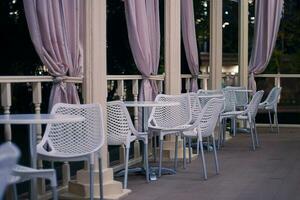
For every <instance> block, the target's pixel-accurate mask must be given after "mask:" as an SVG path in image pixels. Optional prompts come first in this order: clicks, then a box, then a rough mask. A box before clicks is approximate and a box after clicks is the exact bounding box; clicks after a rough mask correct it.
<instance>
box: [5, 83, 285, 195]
mask: <svg viewBox="0 0 300 200" xmlns="http://www.w3.org/2000/svg"><path fill="white" fill-rule="evenodd" d="M280 92H281V88H278V87H274V88H273V89H272V90H271V92H270V93H269V94H268V96H267V98H266V99H265V100H262V97H263V93H264V92H263V91H262V90H261V91H257V92H253V91H252V90H247V89H246V88H243V87H225V88H223V89H222V90H198V92H197V93H194V92H190V93H184V94H180V95H165V94H159V95H157V96H156V98H155V100H154V101H140V102H139V101H136V102H126V101H111V102H108V103H107V110H106V113H107V124H104V120H103V117H104V115H103V110H102V108H101V106H100V105H99V104H63V103H58V104H56V105H55V106H54V107H53V108H52V111H51V113H50V114H27V115H26V114H23V115H22V114H11V115H1V116H0V123H1V124H29V125H30V126H29V127H30V128H29V132H30V134H29V137H30V140H31V143H30V155H31V166H30V167H25V166H20V165H17V162H18V159H19V158H20V156H21V155H20V151H19V150H18V147H16V146H15V145H14V144H12V143H11V142H7V143H5V144H3V145H1V146H0V152H1V153H0V155H1V156H0V168H1V169H0V173H1V176H0V196H3V195H4V193H5V192H7V190H6V188H7V187H8V186H11V187H12V188H13V196H14V199H17V198H18V197H17V191H16V184H18V183H20V182H23V181H28V180H31V185H30V187H31V190H30V191H31V193H30V195H31V196H30V199H36V198H37V197H36V192H35V190H36V187H37V180H36V179H37V178H45V179H48V180H50V186H51V188H52V195H53V199H58V196H59V194H58V192H57V180H56V172H55V170H54V169H53V166H54V164H53V163H54V162H65V161H86V162H87V167H88V169H89V179H88V180H89V181H88V183H87V184H90V186H92V187H89V189H90V191H89V192H90V194H91V195H90V198H91V199H93V196H94V195H93V194H94V192H96V190H97V192H99V194H100V198H101V199H103V185H102V184H103V177H102V173H98V174H99V179H98V180H99V183H100V184H99V188H95V187H93V185H94V179H95V178H94V173H93V170H94V168H95V166H98V167H100V170H99V171H100V172H101V171H102V170H101V166H102V165H101V156H100V154H99V150H100V148H101V147H102V146H103V144H104V138H105V137H107V144H108V145H125V148H126V151H125V167H124V170H125V172H124V179H123V188H124V189H126V188H127V187H128V182H129V183H130V182H131V180H132V179H131V178H132V176H131V175H130V176H128V174H129V173H130V167H129V152H130V147H131V145H130V144H131V143H132V142H134V141H135V140H140V141H142V142H143V149H142V152H143V156H142V157H143V159H142V163H141V164H140V165H141V166H142V167H141V170H143V174H144V175H145V182H148V183H149V184H151V182H152V181H153V179H152V178H153V177H155V178H156V181H158V182H159V181H160V177H162V176H164V174H172V176H177V174H176V172H177V170H178V162H179V161H178V149H179V144H182V145H183V146H182V150H183V152H182V155H183V159H182V165H181V166H182V167H183V169H186V168H189V165H191V164H192V163H193V162H194V160H193V159H192V154H196V155H197V156H199V158H201V161H202V166H201V168H199V169H198V171H199V173H197V176H195V177H194V179H197V180H199V182H201V181H203V180H208V182H209V179H210V178H211V176H212V175H211V174H210V173H207V171H208V170H207V166H206V165H207V164H206V158H205V149H204V148H207V149H208V150H209V149H211V150H212V151H213V155H214V170H215V173H216V174H219V173H220V171H222V163H219V159H218V151H219V150H221V149H222V148H223V146H224V145H225V146H226V145H229V144H227V142H228V141H226V138H228V134H229V133H230V135H231V137H234V136H236V135H237V134H238V133H239V132H243V133H245V135H246V136H247V137H248V139H249V140H248V143H247V146H245V148H246V149H248V147H250V150H249V152H248V153H249V155H251V154H252V153H253V151H255V150H256V149H257V148H259V147H260V146H263V145H264V144H263V143H261V142H260V139H259V135H260V132H259V131H258V130H257V127H256V121H255V118H256V114H257V112H258V111H259V110H266V111H267V112H268V113H269V117H270V118H269V119H270V127H271V128H272V131H273V123H274V124H275V126H276V132H277V134H279V127H278V119H277V103H278V101H279V97H280ZM127 107H140V108H142V109H141V111H142V112H141V114H142V115H141V117H140V119H141V120H140V121H139V123H140V124H141V126H139V127H134V125H133V122H132V118H131V116H130V113H129V111H128V109H127ZM272 114H274V116H275V117H274V119H275V121H274V122H272V119H271V118H272V117H271V115H272ZM36 124H46V125H47V126H46V129H45V133H44V135H43V138H42V140H41V142H40V143H39V144H36V143H35V141H36V138H35V125H36ZM228 125H229V126H228ZM227 126H228V127H227ZM104 127H107V130H106V131H105V128H104ZM228 130H229V132H228ZM105 135H106V136H105ZM170 136H171V137H174V138H175V147H174V150H175V155H174V159H173V164H172V166H171V167H170V165H168V166H167V167H170V168H167V167H165V166H164V164H165V163H164V162H163V149H164V142H165V139H166V138H167V137H170ZM179 141H181V142H179ZM230 143H232V142H230ZM239 148H242V147H239ZM187 149H188V152H186V150H187ZM149 150H151V151H152V152H149ZM156 154H158V155H156ZM37 159H38V160H44V161H49V162H50V163H51V166H52V169H51V168H50V169H36V168H37V165H36V163H37ZM149 160H151V162H149ZM221 160H223V159H222V158H221ZM209 161H210V160H209ZM195 162H198V160H195ZM208 166H211V163H208ZM201 171H202V172H201ZM182 173H184V171H182V170H181V174H182ZM187 173H188V172H187ZM220 176H222V173H221V175H220ZM168 177H169V176H168ZM204 184H205V183H204ZM208 184H209V183H208ZM132 190H133V191H134V190H135V188H132Z"/></svg>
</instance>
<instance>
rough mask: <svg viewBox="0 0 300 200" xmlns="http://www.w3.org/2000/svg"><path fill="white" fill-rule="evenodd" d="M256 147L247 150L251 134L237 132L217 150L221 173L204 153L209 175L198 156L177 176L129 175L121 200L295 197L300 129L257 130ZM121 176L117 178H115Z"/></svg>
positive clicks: (299, 187)
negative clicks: (150, 178) (147, 177)
mask: <svg viewBox="0 0 300 200" xmlns="http://www.w3.org/2000/svg"><path fill="white" fill-rule="evenodd" d="M258 132H259V137H260V142H261V147H260V148H258V149H257V150H256V151H252V150H251V149H250V137H249V135H245V134H238V135H237V136H236V137H234V138H232V139H231V140H229V141H228V142H227V143H226V144H225V146H224V147H223V148H222V149H221V150H220V151H218V156H219V162H220V174H219V175H216V174H215V168H214V160H213V154H212V152H206V153H205V156H206V162H207V169H208V180H207V181H204V180H203V173H202V162H201V159H196V160H194V161H192V163H191V164H188V166H187V169H185V170H184V169H182V164H181V162H180V163H179V167H178V172H177V174H176V175H164V176H162V177H161V178H159V179H158V180H157V181H153V182H151V183H149V184H147V183H146V182H145V179H144V176H137V175H130V176H129V182H128V188H129V189H131V190H132V192H131V193H130V194H129V195H128V196H127V197H125V198H124V200H194V199H195V200H196V199H197V200H201V199H203V200H299V199H300V129H292V128H289V129H288V128H282V129H281V130H280V134H279V135H277V134H275V133H270V131H269V129H266V128H260V129H259V130H258ZM120 180H122V179H120Z"/></svg>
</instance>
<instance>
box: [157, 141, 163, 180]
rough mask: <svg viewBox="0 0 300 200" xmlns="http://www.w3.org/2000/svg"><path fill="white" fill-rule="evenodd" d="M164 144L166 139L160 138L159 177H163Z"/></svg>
mask: <svg viewBox="0 0 300 200" xmlns="http://www.w3.org/2000/svg"><path fill="white" fill-rule="evenodd" d="M163 146H164V141H163V139H160V140H159V168H158V177H161V167H162V160H163Z"/></svg>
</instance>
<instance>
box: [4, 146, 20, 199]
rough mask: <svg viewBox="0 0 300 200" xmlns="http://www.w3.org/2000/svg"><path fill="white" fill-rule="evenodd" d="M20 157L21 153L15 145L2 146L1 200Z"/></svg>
mask: <svg viewBox="0 0 300 200" xmlns="http://www.w3.org/2000/svg"><path fill="white" fill-rule="evenodd" d="M19 156H20V151H19V149H18V148H17V147H16V146H15V145H13V144H11V143H8V142H7V143H5V144H2V145H1V146H0V199H2V196H3V193H4V192H5V188H6V186H7V185H8V184H9V180H10V174H11V173H12V170H13V168H14V167H15V166H16V164H17V161H18V158H19Z"/></svg>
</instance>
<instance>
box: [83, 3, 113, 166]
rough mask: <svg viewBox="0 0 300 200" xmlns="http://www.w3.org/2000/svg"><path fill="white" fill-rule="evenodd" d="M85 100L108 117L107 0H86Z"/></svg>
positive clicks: (105, 148) (103, 155) (103, 152)
mask: <svg viewBox="0 0 300 200" xmlns="http://www.w3.org/2000/svg"><path fill="white" fill-rule="evenodd" d="M85 24H86V32H85V33H86V38H85V39H86V40H85V48H84V49H85V51H84V52H85V55H84V57H85V64H84V66H85V69H84V70H85V71H84V85H83V91H84V101H85V103H99V104H100V105H101V106H102V109H103V113H104V119H106V117H105V116H106V98H107V81H106V66H107V65H106V1H105V0H101V1H94V0H86V20H85ZM101 156H102V162H103V168H106V167H107V166H108V161H107V145H106V142H105V145H104V147H103V148H102V149H101Z"/></svg>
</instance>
